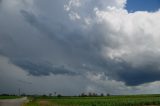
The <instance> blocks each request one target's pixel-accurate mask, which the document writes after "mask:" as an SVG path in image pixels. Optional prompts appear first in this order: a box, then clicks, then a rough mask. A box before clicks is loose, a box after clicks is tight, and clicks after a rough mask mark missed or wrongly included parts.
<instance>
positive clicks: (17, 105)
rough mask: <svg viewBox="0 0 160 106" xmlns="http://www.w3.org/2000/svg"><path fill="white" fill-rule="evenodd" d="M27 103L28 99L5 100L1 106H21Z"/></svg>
mask: <svg viewBox="0 0 160 106" xmlns="http://www.w3.org/2000/svg"><path fill="white" fill-rule="evenodd" d="M26 101H27V97H23V98H20V99H4V100H0V106H21V105H22V103H24V102H26Z"/></svg>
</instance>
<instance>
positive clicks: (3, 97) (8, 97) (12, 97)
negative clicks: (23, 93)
mask: <svg viewBox="0 0 160 106" xmlns="http://www.w3.org/2000/svg"><path fill="white" fill-rule="evenodd" d="M16 98H21V97H20V96H0V99H16Z"/></svg>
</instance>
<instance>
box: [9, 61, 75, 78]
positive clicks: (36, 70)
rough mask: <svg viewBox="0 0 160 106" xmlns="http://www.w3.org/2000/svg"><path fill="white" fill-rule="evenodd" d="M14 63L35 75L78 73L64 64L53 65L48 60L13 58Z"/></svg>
mask: <svg viewBox="0 0 160 106" xmlns="http://www.w3.org/2000/svg"><path fill="white" fill-rule="evenodd" d="M12 63H13V64H15V65H16V66H19V67H20V68H22V69H24V70H26V71H27V72H28V73H29V74H30V75H33V76H48V75H50V74H55V75H65V74H66V75H76V73H75V72H73V71H71V70H69V69H66V68H65V67H64V66H53V65H52V64H51V63H48V62H36V63H34V62H33V61H32V62H31V61H28V60H23V61H17V60H13V61H12Z"/></svg>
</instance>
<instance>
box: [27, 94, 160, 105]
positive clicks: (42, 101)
mask: <svg viewBox="0 0 160 106" xmlns="http://www.w3.org/2000/svg"><path fill="white" fill-rule="evenodd" d="M153 105H154V106H158V105H159V106H160V95H132V96H103V97H47V96H45V97H43V96H37V97H33V98H32V99H31V100H30V102H28V103H26V104H24V106H153Z"/></svg>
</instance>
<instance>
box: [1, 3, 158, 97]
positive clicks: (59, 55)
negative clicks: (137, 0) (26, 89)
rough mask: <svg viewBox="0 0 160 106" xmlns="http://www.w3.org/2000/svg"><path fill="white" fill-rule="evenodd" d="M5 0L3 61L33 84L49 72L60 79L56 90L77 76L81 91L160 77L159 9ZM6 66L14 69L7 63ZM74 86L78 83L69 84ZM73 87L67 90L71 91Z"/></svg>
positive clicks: (128, 87) (121, 87) (124, 87)
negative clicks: (131, 11) (148, 9)
mask: <svg viewBox="0 0 160 106" xmlns="http://www.w3.org/2000/svg"><path fill="white" fill-rule="evenodd" d="M0 3H1V4H0V5H1V7H0V8H1V10H0V23H1V24H0V28H1V29H0V56H1V57H2V60H1V61H2V63H4V62H3V61H5V66H6V67H12V68H13V67H14V68H15V67H16V68H15V70H16V69H17V68H18V70H19V71H23V72H24V73H25V74H24V73H23V76H25V75H26V77H32V78H31V79H32V80H29V82H31V83H32V82H34V83H35V82H38V80H37V79H38V78H42V79H43V78H44V77H47V78H48V77H49V79H50V80H49V82H48V83H49V84H48V85H50V84H51V82H52V80H53V79H54V80H56V79H57V80H58V81H59V82H54V84H55V85H57V88H55V87H53V89H56V90H58V89H59V88H58V87H62V86H63V85H64V83H63V81H64V82H65V81H68V82H66V83H67V84H71V82H72V81H71V80H73V79H74V81H73V83H72V84H73V85H74V84H76V83H77V82H79V83H80V82H81V81H82V82H83V84H80V85H78V87H79V89H80V91H79V89H78V87H77V88H75V92H77V91H79V93H80V92H83V91H84V92H85V91H90V90H91V91H96V92H100V91H103V92H107V91H109V92H112V93H118V92H120V93H125V91H126V93H127V91H128V92H130V91H131V93H135V92H137V93H139V92H141V89H143V87H144V85H145V84H148V83H149V84H151V85H152V84H155V83H158V82H159V80H160V78H159V75H160V68H159V65H160V61H159V59H160V51H159V47H160V43H159V39H160V36H159V35H160V31H159V29H160V21H158V20H159V19H160V11H159V10H157V11H155V12H147V11H137V12H134V13H129V12H128V11H127V10H126V9H125V6H126V3H127V1H126V0H99V1H97V0H87V1H82V0H54V1H51V0H45V1H43V0H13V1H10V0H5V1H3V2H2V0H1V1H0ZM4 58H7V60H8V62H9V64H7V62H6V59H4ZM0 66H2V64H0ZM2 70H9V69H8V68H6V69H5V67H4V66H3V68H2ZM9 72H10V71H8V73H9ZM15 72H16V71H15ZM0 73H4V71H2V72H0ZM6 73H7V72H6ZM52 77H55V78H52ZM60 77H62V79H63V81H60V80H59V79H61V78H60ZM34 78H37V79H34ZM76 78H77V80H75V79H76ZM2 79H3V80H4V79H5V78H4V77H3V78H2ZM27 80H28V79H23V78H20V79H18V80H16V81H20V82H26V81H27ZM42 82H43V81H42ZM1 83H2V82H1ZM17 83H18V82H17ZM38 83H39V85H38V86H40V82H38ZM60 83H61V84H60ZM72 84H71V85H72ZM73 85H72V86H73ZM107 85H109V86H110V87H109V86H107ZM151 85H148V86H151ZM17 86H18V85H17ZM30 86H34V85H33V84H31V85H30ZM46 86H47V85H46ZM112 87H115V88H116V87H117V88H118V89H113V90H112ZM135 87H137V88H136V89H139V91H136V90H135V89H134V88H135ZM4 88H5V87H4ZM33 88H34V89H36V87H33ZM44 89H46V88H44ZM69 89H70V90H71V89H72V88H70V87H69V86H68V89H67V90H69ZM67 90H66V91H63V90H61V91H63V93H64V94H65V92H67ZM134 90H135V91H134ZM48 91H49V90H48ZM71 91H74V89H72V90H71ZM146 91H147V90H146ZM75 92H74V93H73V94H75ZM144 93H145V91H144ZM66 94H67V93H66ZM71 94H72V93H71Z"/></svg>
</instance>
